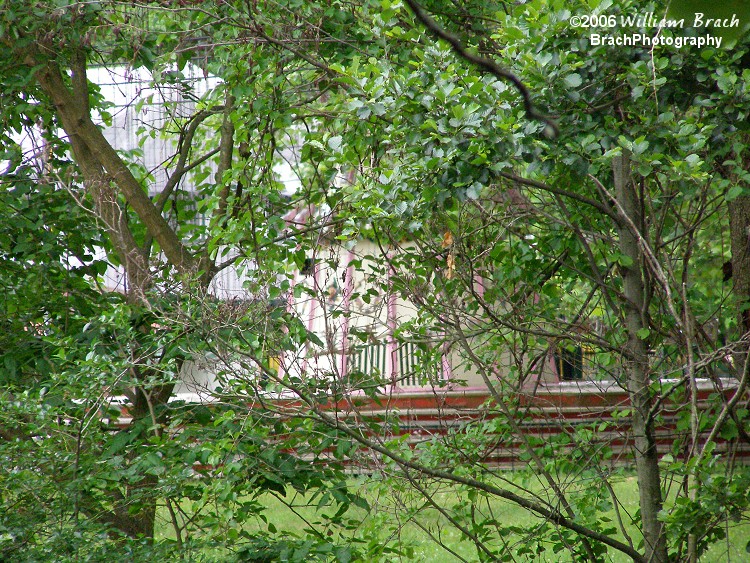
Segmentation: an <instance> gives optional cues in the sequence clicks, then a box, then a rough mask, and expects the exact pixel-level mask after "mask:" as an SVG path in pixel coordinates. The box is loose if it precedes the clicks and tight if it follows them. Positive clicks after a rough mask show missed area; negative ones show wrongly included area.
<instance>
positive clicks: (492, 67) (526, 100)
mask: <svg viewBox="0 0 750 563" xmlns="http://www.w3.org/2000/svg"><path fill="white" fill-rule="evenodd" d="M406 3H407V4H408V5H409V7H410V8H411V10H412V12H413V13H414V15H415V16H416V17H417V19H418V20H419V21H421V22H422V24H423V25H424V26H425V27H426V28H427V29H428V30H429V31H430V32H431V33H432V34H433V35H435V36H436V37H438V38H439V39H442V40H443V41H446V42H447V43H449V44H450V46H451V47H452V48H453V51H454V52H455V53H456V54H457V55H458V56H460V57H461V58H462V59H464V60H466V61H469V62H470V63H472V64H473V65H475V66H477V67H479V68H480V69H481V70H483V71H484V72H487V73H489V74H491V75H493V76H494V77H495V78H497V79H499V80H503V81H505V82H510V83H511V84H512V85H513V86H514V87H515V89H516V90H517V91H518V93H519V94H521V98H522V99H523V107H524V110H525V111H526V116H527V117H528V118H529V119H534V120H537V121H541V122H542V123H544V124H545V126H546V129H545V132H546V133H547V135H548V136H550V137H556V136H557V134H558V132H559V129H558V127H557V123H555V121H554V120H553V119H552V118H550V117H547V116H546V115H544V114H541V113H539V112H538V111H537V110H536V109H535V108H534V104H533V103H532V101H531V94H530V93H529V90H528V88H526V85H525V84H524V83H523V82H521V80H520V79H519V78H518V77H517V76H516V75H515V74H513V73H512V72H510V71H509V70H506V69H504V68H502V67H501V66H499V65H498V64H497V63H495V62H494V61H492V60H490V59H488V58H486V57H482V56H480V55H476V54H474V53H472V52H471V51H469V50H468V49H467V48H466V47H465V46H464V45H463V43H461V40H460V39H459V38H458V37H456V36H455V35H453V34H452V33H450V32H449V31H448V30H446V29H444V28H443V27H441V26H440V24H438V23H437V22H436V21H435V20H434V19H432V17H431V16H430V15H429V14H428V13H427V12H425V11H424V10H423V9H422V7H421V6H420V5H419V4H417V2H416V1H415V0H406Z"/></svg>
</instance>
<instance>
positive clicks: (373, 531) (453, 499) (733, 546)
mask: <svg viewBox="0 0 750 563" xmlns="http://www.w3.org/2000/svg"><path fill="white" fill-rule="evenodd" d="M508 478H509V481H510V482H511V483H517V484H519V485H521V486H524V487H527V488H528V489H529V490H531V491H532V492H535V490H536V492H538V493H540V494H544V491H543V487H542V486H541V485H540V484H539V483H535V482H534V480H533V479H531V478H530V476H529V475H525V474H523V473H521V472H509V473H508ZM381 484H382V483H381V482H380V481H378V480H377V479H374V478H366V477H359V478H352V479H351V481H350V485H351V486H352V487H353V488H354V489H356V490H358V491H360V493H361V494H362V495H363V496H364V497H365V498H366V499H367V500H368V503H369V504H370V507H371V509H370V511H369V512H368V511H365V510H363V509H360V508H354V509H352V510H351V511H350V512H349V513H348V514H349V518H350V519H351V521H352V524H353V526H355V527H354V531H353V535H354V536H355V537H367V538H370V539H371V540H372V539H373V538H376V541H378V542H383V543H385V542H396V541H398V542H401V544H402V545H406V546H409V547H410V548H411V560H413V561H423V562H430V563H433V562H434V563H441V562H446V563H448V562H454V561H460V560H461V559H460V558H464V559H465V560H468V561H477V560H478V555H477V550H476V547H475V546H474V545H473V543H471V542H470V541H467V540H466V538H465V536H464V535H463V534H462V533H461V532H460V531H459V530H457V529H456V527H455V526H453V525H451V523H450V522H449V521H448V519H447V518H446V517H445V516H444V515H442V514H440V513H439V512H438V511H437V510H436V509H434V508H430V507H427V508H423V509H421V510H416V509H415V507H416V506H422V505H423V502H422V501H421V500H420V501H417V499H416V497H415V496H414V495H410V494H406V495H405V494H398V493H397V492H396V491H394V490H389V491H388V493H389V494H387V495H379V494H378V491H379V490H381ZM613 489H614V491H615V493H616V495H617V497H618V498H619V499H620V501H621V503H622V506H621V507H620V515H621V517H622V519H623V521H626V522H627V520H628V519H629V517H628V514H630V515H633V514H635V511H636V510H637V506H638V496H637V495H638V493H637V489H636V487H635V477H633V476H632V475H630V474H624V475H623V477H622V478H620V479H619V480H616V481H614V482H613ZM434 498H435V501H436V503H437V504H438V505H441V506H449V507H450V506H453V505H455V504H457V503H460V502H461V501H467V499H461V498H459V495H458V494H457V492H456V490H453V489H450V488H444V489H442V490H440V491H438V492H436V493H435V496H434ZM285 502H286V503H288V504H290V505H291V507H290V506H286V505H285ZM261 503H262V504H263V505H265V506H266V507H267V511H266V514H265V515H266V517H267V519H268V522H270V523H271V524H272V525H273V526H274V527H275V528H277V529H278V530H286V531H289V532H291V533H297V534H300V535H302V534H303V532H304V530H305V528H306V526H307V524H306V522H305V521H306V520H307V521H310V522H313V521H315V520H317V514H316V510H315V508H313V507H312V506H310V502H309V498H305V497H304V496H301V495H296V496H295V495H289V496H288V497H287V498H285V499H284V502H282V500H280V499H279V498H277V497H275V496H274V495H273V494H265V495H263V497H262V498H261ZM477 506H478V507H481V510H482V511H483V512H484V513H485V514H491V515H492V518H494V519H495V520H497V521H498V522H499V523H500V524H502V525H507V524H513V525H516V526H519V527H521V526H523V527H528V528H533V526H534V525H535V524H540V523H541V520H540V519H538V518H535V517H534V516H533V515H532V514H530V513H529V512H528V511H526V510H524V509H522V508H519V507H518V506H516V505H514V504H512V503H510V502H507V501H504V500H502V499H492V500H491V501H489V502H487V501H484V502H483V503H482V502H480V503H478V504H477ZM327 511H328V512H332V510H331V509H330V508H328V509H327ZM607 515H608V516H609V517H611V518H612V519H613V521H614V520H615V518H616V515H615V513H614V511H611V512H610V513H609V514H607ZM245 528H246V529H247V530H248V531H249V532H263V531H266V530H267V529H268V524H267V523H265V522H263V521H262V520H260V519H258V520H254V521H248V522H246V523H245ZM626 529H627V530H628V533H629V534H631V536H632V537H631V539H632V541H633V542H634V543H635V544H636V545H637V544H638V542H639V541H640V540H641V538H640V536H638V534H637V531H636V529H635V527H634V526H632V525H628V524H626ZM165 533H166V534H168V531H167V530H166V529H165ZM618 539H620V540H624V537H623V536H622V535H621V534H620V536H619V538H618ZM748 539H750V522H749V521H748V520H747V519H743V521H742V522H741V523H739V524H734V525H732V526H730V527H728V528H727V539H725V540H723V541H722V542H719V543H716V544H714V545H713V546H711V548H710V549H709V550H708V552H707V553H706V554H704V556H703V557H702V558H701V562H708V563H711V562H720V561H729V562H742V561H748V560H750V554H748V553H747V552H746V551H745V546H746V544H747V542H748ZM438 540H439V542H441V543H443V544H444V545H445V546H446V547H447V549H446V548H444V547H441V546H440V545H439V543H438ZM505 542H506V546H507V547H506V548H505V549H507V550H509V551H510V552H511V553H514V554H516V553H517V551H518V549H520V547H521V546H522V545H524V544H525V543H527V538H525V537H523V536H521V535H511V536H508V537H506V538H505ZM451 551H453V552H454V554H452V553H451ZM383 560H389V561H390V560H399V559H395V558H394V557H393V556H388V557H387V558H384V559H383ZM404 560H406V559H404ZM519 560H526V561H528V560H533V561H540V562H541V561H550V562H557V561H571V557H570V555H569V553H568V552H567V551H561V552H559V553H554V552H553V551H552V546H551V545H549V546H547V549H546V551H543V552H541V553H538V554H537V555H535V556H533V557H529V556H524V557H520V558H519ZM608 560H609V561H612V562H618V563H619V562H627V561H631V559H630V558H628V557H627V556H626V555H624V554H621V553H619V552H615V551H614V550H611V551H610V553H609V554H608Z"/></svg>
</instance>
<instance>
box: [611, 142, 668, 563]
mask: <svg viewBox="0 0 750 563" xmlns="http://www.w3.org/2000/svg"><path fill="white" fill-rule="evenodd" d="M612 169H613V172H614V184H615V194H616V197H617V202H618V204H619V211H620V214H621V215H622V219H623V220H622V221H621V222H620V224H619V226H618V234H619V237H620V252H621V253H622V255H623V256H625V257H626V258H629V259H630V260H629V261H628V262H630V264H629V265H628V266H626V267H623V268H622V282H623V294H624V297H625V303H624V313H625V314H624V317H625V328H626V330H627V335H628V341H627V344H626V346H625V354H624V368H625V375H626V382H627V388H628V394H629V396H630V402H631V406H632V409H633V414H632V426H633V437H634V445H635V463H636V470H637V474H638V490H639V496H640V499H639V500H640V508H641V523H642V526H643V539H644V543H645V550H646V551H645V559H646V560H647V561H652V562H654V563H666V561H667V545H666V537H665V533H664V527H663V524H662V523H661V522H659V520H658V518H657V516H658V514H659V512H660V511H661V509H662V495H661V480H660V476H659V458H658V455H657V451H656V441H655V434H654V423H653V419H652V416H651V414H650V413H651V408H652V406H653V400H652V397H651V391H650V388H649V385H650V377H649V376H650V373H649V360H648V347H647V346H646V342H645V341H644V339H643V338H642V336H643V334H644V333H643V331H644V329H647V328H648V322H647V315H646V313H647V311H646V308H647V300H646V284H645V279H644V276H646V275H648V272H647V270H646V268H645V266H644V261H643V253H642V248H641V246H640V242H639V238H640V233H641V232H642V231H641V229H642V226H643V216H642V212H641V205H640V201H639V198H638V194H637V192H636V189H635V185H634V184H633V182H632V179H631V176H630V157H629V155H628V154H626V153H624V154H623V155H622V156H619V157H616V158H615V159H614V161H613V162H612ZM639 335H640V336H639Z"/></svg>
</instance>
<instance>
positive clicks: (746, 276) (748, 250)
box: [728, 195, 750, 378]
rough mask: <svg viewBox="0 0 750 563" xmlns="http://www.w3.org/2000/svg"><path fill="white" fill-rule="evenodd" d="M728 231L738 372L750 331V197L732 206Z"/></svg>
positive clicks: (739, 372) (736, 370)
mask: <svg viewBox="0 0 750 563" xmlns="http://www.w3.org/2000/svg"><path fill="white" fill-rule="evenodd" d="M728 207H729V232H730V237H731V245H732V291H733V293H734V296H735V304H736V305H735V306H736V308H737V313H736V315H737V339H736V341H737V342H738V343H739V346H737V348H736V349H735V351H734V355H733V357H734V367H735V373H736V374H737V377H738V378H739V377H740V376H741V374H742V373H743V370H744V363H745V358H746V357H747V348H748V346H747V344H746V343H744V342H742V338H743V336H745V335H746V334H748V333H749V332H750V196H744V195H743V196H740V197H738V198H737V199H735V200H733V201H732V202H731V203H730V204H729V205H728Z"/></svg>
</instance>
